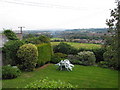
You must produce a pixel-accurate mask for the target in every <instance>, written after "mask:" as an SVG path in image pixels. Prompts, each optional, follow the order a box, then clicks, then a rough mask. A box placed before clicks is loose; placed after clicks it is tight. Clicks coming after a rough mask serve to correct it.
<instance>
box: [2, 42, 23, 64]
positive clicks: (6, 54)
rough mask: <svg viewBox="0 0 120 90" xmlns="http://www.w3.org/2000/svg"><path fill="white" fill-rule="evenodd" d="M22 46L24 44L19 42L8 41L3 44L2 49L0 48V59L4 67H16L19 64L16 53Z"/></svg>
mask: <svg viewBox="0 0 120 90" xmlns="http://www.w3.org/2000/svg"><path fill="white" fill-rule="evenodd" d="M23 44H24V42H23V41H21V40H10V41H8V42H6V43H5V44H4V47H3V48H2V56H3V58H2V59H3V63H4V65H7V64H10V65H17V64H18V63H19V59H18V57H17V51H18V49H19V47H20V46H22V45H23Z"/></svg>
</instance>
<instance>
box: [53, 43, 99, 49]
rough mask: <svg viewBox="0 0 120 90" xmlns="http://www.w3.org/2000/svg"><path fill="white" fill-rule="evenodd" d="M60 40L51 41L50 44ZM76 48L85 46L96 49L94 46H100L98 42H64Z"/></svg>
mask: <svg viewBox="0 0 120 90" xmlns="http://www.w3.org/2000/svg"><path fill="white" fill-rule="evenodd" d="M59 43H60V42H51V45H52V46H54V45H58V44H59ZM65 43H67V44H69V45H71V46H73V47H75V48H77V49H79V48H85V49H96V48H101V45H100V44H90V43H75V42H65Z"/></svg>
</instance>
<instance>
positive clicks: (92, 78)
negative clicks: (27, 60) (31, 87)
mask: <svg viewBox="0 0 120 90" xmlns="http://www.w3.org/2000/svg"><path fill="white" fill-rule="evenodd" d="M56 68H57V66H55V65H53V64H51V65H49V66H47V67H45V68H43V69H37V70H35V71H33V72H23V73H22V75H21V76H20V77H18V78H16V79H11V80H3V88H16V87H18V88H23V87H25V86H26V85H27V84H29V83H31V82H34V81H36V80H39V79H41V78H45V77H48V78H49V79H52V80H53V79H54V80H61V81H65V82H69V83H71V84H73V85H78V86H79V88H117V87H118V71H116V70H110V69H105V68H100V67H95V66H80V65H75V67H74V68H73V71H71V72H69V71H58V70H56Z"/></svg>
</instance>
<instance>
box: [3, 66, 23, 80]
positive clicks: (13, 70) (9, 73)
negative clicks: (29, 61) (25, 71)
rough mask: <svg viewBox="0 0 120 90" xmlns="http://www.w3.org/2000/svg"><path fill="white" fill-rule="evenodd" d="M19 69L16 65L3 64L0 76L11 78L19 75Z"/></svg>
mask: <svg viewBox="0 0 120 90" xmlns="http://www.w3.org/2000/svg"><path fill="white" fill-rule="evenodd" d="M20 74H21V71H20V70H19V68H18V67H17V66H10V65H7V66H3V67H2V78H3V79H12V78H16V77H18V76H20Z"/></svg>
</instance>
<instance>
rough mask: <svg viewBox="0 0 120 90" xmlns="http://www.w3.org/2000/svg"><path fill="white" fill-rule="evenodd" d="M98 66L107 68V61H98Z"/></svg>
mask: <svg viewBox="0 0 120 90" xmlns="http://www.w3.org/2000/svg"><path fill="white" fill-rule="evenodd" d="M98 66H100V67H103V68H108V62H106V61H100V62H99V63H98Z"/></svg>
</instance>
